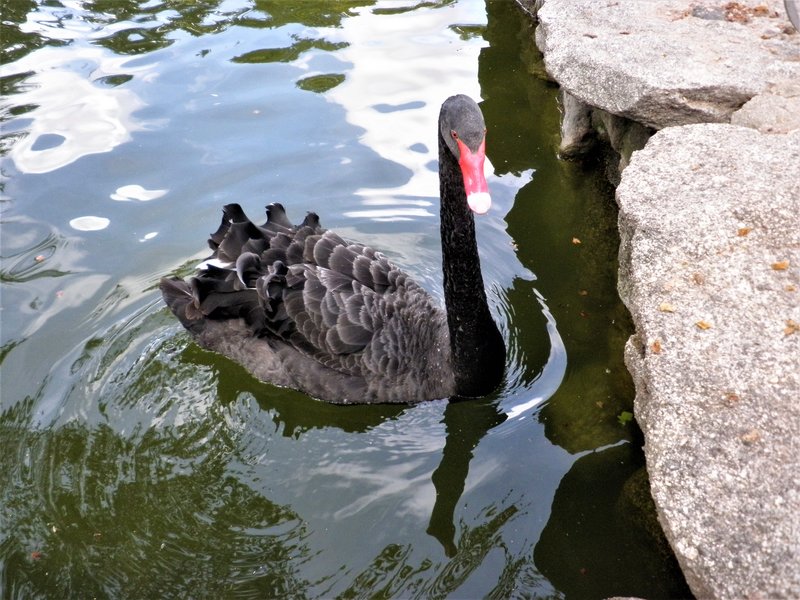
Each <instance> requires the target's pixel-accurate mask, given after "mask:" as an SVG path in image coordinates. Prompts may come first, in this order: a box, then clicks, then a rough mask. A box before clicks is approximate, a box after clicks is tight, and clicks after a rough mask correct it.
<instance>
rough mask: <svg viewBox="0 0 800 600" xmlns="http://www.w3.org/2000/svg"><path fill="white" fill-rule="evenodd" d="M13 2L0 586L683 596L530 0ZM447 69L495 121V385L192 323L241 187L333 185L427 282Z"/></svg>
mask: <svg viewBox="0 0 800 600" xmlns="http://www.w3.org/2000/svg"><path fill="white" fill-rule="evenodd" d="M3 10H4V15H3V19H4V23H3V36H2V51H3V61H2V62H3V66H2V85H3V99H2V106H0V111H1V112H0V118H2V144H1V145H0V151H2V186H3V187H2V202H0V210H1V211H2V270H1V273H2V313H1V314H0V316H1V317H2V350H1V351H0V360H2V379H1V380H0V382H1V385H2V414H1V415H0V448H2V453H0V464H2V469H0V490H1V491H0V519H1V520H2V523H1V524H2V527H0V586H1V589H2V595H3V597H7V598H30V597H54V598H56V597H57V598H66V597H81V598H87V597H96V598H101V597H124V598H153V597H165V598H166V597H181V598H183V597H185V598H205V597H208V598H220V597H231V598H233V597H308V598H317V597H324V598H333V597H339V598H361V597H365V598H367V597H369V598H373V597H387V598H388V597H397V598H409V597H420V598H430V597H452V598H480V597H492V598H507V597H556V598H562V597H563V598H603V597H608V596H613V595H638V596H643V597H648V598H658V597H674V596H677V595H686V594H687V593H688V591H687V590H686V588H685V584H684V583H683V580H682V578H681V576H680V574H679V573H678V572H677V570H676V568H675V564H674V559H673V558H672V557H671V555H670V554H669V552H668V551H666V550H665V548H664V546H663V543H662V540H660V539H659V538H658V536H657V535H655V534H654V533H653V531H654V529H653V527H652V521H653V513H652V507H650V506H649V505H648V504H647V503H646V502H642V501H641V499H642V498H647V494H646V478H645V477H644V475H643V473H644V472H643V469H642V467H643V463H644V459H643V455H642V452H641V448H640V445H641V441H640V439H639V436H638V435H637V431H636V429H635V424H634V423H632V422H631V421H629V420H628V419H627V417H628V416H629V412H630V411H631V404H632V398H633V390H632V386H631V382H630V379H629V376H628V374H627V371H626V369H625V366H624V364H623V363H622V358H621V357H622V347H623V344H624V341H625V339H626V338H627V336H628V335H629V333H630V326H629V322H628V319H627V315H626V312H625V310H624V308H623V306H622V305H621V303H620V302H619V300H618V298H617V295H616V291H615V285H616V251H617V243H618V240H617V238H616V232H615V219H616V214H615V208H614V203H613V191H612V190H610V189H609V188H608V186H607V185H606V184H605V183H604V177H603V173H602V168H599V167H598V168H597V169H591V168H587V167H580V166H577V165H573V164H568V163H564V162H560V161H559V160H558V159H557V157H556V150H555V149H556V147H557V143H558V124H559V113H558V104H557V101H556V89H555V87H554V86H553V85H551V84H548V82H547V81H545V79H544V78H542V77H541V73H542V68H541V57H540V56H539V55H538V53H537V51H536V49H535V46H534V44H533V29H532V26H531V23H530V22H529V21H528V20H527V18H526V17H525V15H524V14H523V13H522V12H521V11H520V10H519V9H518V8H517V6H516V5H515V4H514V3H513V2H511V1H509V0H487V2H484V1H483V0H458V1H456V0H440V1H422V0H386V1H378V2H372V1H368V0H327V1H322V0H319V1H311V0H306V1H304V2H291V1H283V0H271V1H267V0H255V1H253V0H247V1H245V0H222V1H220V0H204V1H202V2H180V1H177V0H175V1H171V0H164V1H159V0H150V1H139V0H95V1H78V0H69V1H67V0H62V1H60V2H59V1H56V0H51V1H47V2H33V1H24V0H10V1H9V2H6V3H5V4H4V9H3ZM453 93H466V94H469V95H470V96H472V97H473V98H475V99H476V100H479V101H480V103H481V107H482V109H483V112H484V114H485V117H486V122H487V127H488V132H489V133H488V138H487V156H488V160H489V162H491V171H492V173H491V175H490V176H489V187H490V190H491V192H492V194H493V197H494V200H495V204H494V206H493V209H492V211H491V212H490V213H489V215H487V216H485V217H481V218H479V219H478V221H477V229H478V237H479V245H480V249H481V256H482V262H483V271H484V277H485V279H486V282H487V290H488V293H489V297H490V302H491V304H492V308H493V311H494V314H495V317H496V318H497V320H498V322H499V323H500V324H501V329H502V331H503V334H504V336H505V337H506V340H507V344H508V347H509V353H508V369H507V376H506V380H505V382H504V383H503V385H502V387H501V389H500V390H498V391H497V392H496V393H495V394H493V395H492V396H491V397H489V398H485V399H482V400H474V401H464V402H457V403H451V402H448V401H447V400H446V399H443V400H441V401H434V402H427V403H424V404H420V405H416V406H411V407H397V406H357V407H339V406H330V405H327V404H324V403H322V402H318V401H315V400H312V399H310V398H308V397H305V396H303V395H302V394H300V393H297V392H293V391H291V390H285V389H280V388H277V387H274V386H271V385H268V384H264V383H260V382H258V381H256V380H254V379H253V378H251V377H250V376H249V375H248V374H247V373H246V372H245V371H244V370H243V369H242V368H240V367H239V366H237V365H236V364H234V363H232V362H230V361H228V360H226V359H225V358H223V357H220V356H218V355H215V354H212V353H209V352H206V351H204V350H202V349H200V348H199V347H197V346H196V345H195V344H193V343H192V341H191V339H190V338H189V336H188V335H187V334H186V333H185V332H184V331H183V330H182V329H181V327H180V326H179V324H178V323H177V321H176V320H175V319H174V318H173V317H172V315H171V314H170V313H169V311H167V310H166V309H165V307H164V306H163V304H162V302H161V299H160V294H159V292H158V290H157V288H156V285H157V282H158V279H159V278H160V277H161V276H163V275H166V274H170V273H178V274H181V275H187V274H189V273H191V272H192V270H193V266H194V265H195V264H197V263H198V262H200V261H201V260H202V259H203V258H205V257H206V256H207V254H208V250H207V247H206V245H205V239H206V237H207V235H208V233H209V232H211V231H213V230H215V229H216V226H217V225H218V223H219V214H220V213H219V211H220V207H221V206H222V205H223V204H225V203H228V202H239V203H241V204H242V205H243V206H244V208H245V210H247V211H248V212H249V213H250V214H252V215H254V216H255V215H258V214H261V211H262V210H263V207H264V206H265V205H266V204H268V203H270V202H274V201H280V202H282V203H283V204H284V205H285V206H286V207H287V211H288V212H289V215H290V217H292V218H293V219H294V220H295V221H300V220H301V219H302V218H303V216H304V215H305V212H306V211H307V210H314V211H316V212H318V213H319V214H320V217H321V220H322V223H323V224H324V225H325V226H326V227H329V228H333V229H336V230H337V231H339V232H340V233H341V234H343V235H344V236H345V237H349V238H353V239H358V240H359V241H362V242H365V243H369V244H370V245H373V246H374V247H376V248H378V249H380V250H382V251H384V252H385V253H386V254H387V255H389V256H390V257H391V259H392V260H394V262H396V263H398V264H400V265H402V266H403V267H404V268H405V269H406V270H407V271H409V272H410V273H412V274H413V275H414V276H415V277H417V278H418V280H419V281H421V282H422V284H423V285H424V286H425V287H426V288H427V289H429V290H430V291H431V292H432V293H433V294H434V295H435V296H436V297H437V298H441V297H442V290H441V265H440V261H441V251H440V247H439V231H438V228H439V224H438V198H437V194H438V184H437V172H436V169H437V167H436V118H437V116H438V110H439V105H440V104H441V102H442V101H443V100H444V99H445V98H446V97H447V96H449V95H451V94H453ZM643 490H644V491H643Z"/></svg>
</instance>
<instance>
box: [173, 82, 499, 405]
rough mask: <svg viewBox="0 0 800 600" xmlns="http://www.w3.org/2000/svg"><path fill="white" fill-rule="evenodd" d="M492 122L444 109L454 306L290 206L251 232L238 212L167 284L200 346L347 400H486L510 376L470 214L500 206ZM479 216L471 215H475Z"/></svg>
mask: <svg viewBox="0 0 800 600" xmlns="http://www.w3.org/2000/svg"><path fill="white" fill-rule="evenodd" d="M485 135H486V127H485V125H484V120H483V115H482V114H481V111H480V109H479V108H478V105H477V104H476V103H475V102H474V101H473V100H471V99H470V98H469V97H467V96H464V95H458V96H452V97H450V98H448V99H447V100H446V101H445V102H444V104H443V105H442V108H441V112H440V113H439V192H440V196H441V236H442V253H443V257H442V258H443V260H442V262H443V272H444V295H445V306H446V311H443V310H442V309H441V308H440V307H439V306H437V303H436V302H435V301H434V300H433V298H431V296H430V295H428V293H427V292H425V291H424V290H423V289H422V288H421V287H420V286H419V285H418V284H417V283H416V282H414V281H413V280H412V279H411V277H409V276H408V275H407V274H406V273H404V272H403V271H401V270H400V269H399V268H397V267H396V266H395V265H393V264H392V263H391V262H389V261H388V260H387V259H386V257H385V256H383V255H382V254H380V253H379V252H376V251H375V250H373V249H372V248H369V247H367V246H363V245H361V244H356V243H351V242H348V241H346V240H344V239H342V238H341V237H339V236H338V235H337V234H336V233H334V232H332V231H327V230H325V229H323V228H322V227H321V226H320V223H319V217H318V216H317V215H316V214H315V213H308V215H307V216H306V218H305V220H304V221H303V223H302V224H300V225H296V226H295V225H292V224H291V223H290V222H289V220H288V219H287V217H286V213H285V211H284V209H283V206H281V205H280V204H277V203H276V204H271V205H270V206H268V207H267V221H266V223H264V224H263V225H260V226H259V225H255V224H253V223H252V222H251V221H250V220H249V219H248V218H247V216H246V215H245V214H244V212H243V211H242V208H241V207H240V206H239V205H238V204H229V205H227V206H225V207H224V209H223V217H222V223H221V225H220V227H219V229H218V230H217V231H216V233H213V234H211V238H210V239H209V242H208V243H209V245H210V246H211V248H212V249H213V251H214V253H213V255H212V259H216V260H211V261H210V262H209V263H206V266H205V268H204V269H203V270H201V271H200V272H199V274H198V275H197V276H196V277H191V278H189V280H188V281H183V280H182V279H178V278H164V279H162V280H161V284H160V287H161V292H162V294H163V296H164V300H165V301H166V303H167V305H168V306H169V308H170V309H171V310H172V312H173V313H175V315H176V316H177V317H178V319H180V321H181V323H182V324H183V325H184V327H186V329H188V330H189V331H190V332H191V333H192V334H193V336H194V337H195V339H196V340H197V342H198V343H199V344H200V345H201V346H203V347H205V348H208V349H211V350H214V351H216V352H219V353H221V354H223V355H225V356H228V357H230V358H232V359H233V360H235V361H236V362H238V363H240V364H241V365H243V366H244V367H245V368H246V369H247V370H248V371H250V372H251V373H252V374H253V375H255V376H256V377H257V378H258V379H261V380H263V381H267V382H271V383H274V384H277V385H282V386H286V387H290V388H294V389H297V390H301V391H303V392H305V393H306V394H308V395H310V396H313V397H315V398H319V399H322V400H326V401H328V402H333V403H337V404H364V403H381V402H386V403H388V402H400V403H413V402H418V401H421V400H432V399H436V398H446V397H450V396H464V397H476V396H483V395H486V394H488V393H489V392H491V391H492V390H494V389H495V388H496V387H497V385H498V384H499V383H500V380H501V379H502V377H503V371H504V366H505V345H504V343H503V338H502V336H501V334H500V332H499V330H498V329H497V326H496V325H495V323H494V321H493V320H492V317H491V314H490V312H489V306H488V305H487V302H486V293H485V291H484V288H483V278H482V276H481V267H480V261H479V258H478V247H477V244H476V241H475V222H474V220H473V216H472V212H475V213H478V214H483V213H485V212H486V211H488V210H489V207H490V205H491V199H490V197H489V193H488V188H487V186H486V179H485V178H484V175H483V163H484V156H485V155H484V147H485ZM471 211H472V212H471Z"/></svg>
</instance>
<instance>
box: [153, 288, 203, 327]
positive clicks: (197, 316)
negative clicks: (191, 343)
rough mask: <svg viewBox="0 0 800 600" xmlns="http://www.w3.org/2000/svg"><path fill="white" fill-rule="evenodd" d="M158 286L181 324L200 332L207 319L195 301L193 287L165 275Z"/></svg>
mask: <svg viewBox="0 0 800 600" xmlns="http://www.w3.org/2000/svg"><path fill="white" fill-rule="evenodd" d="M158 287H159V288H160V289H161V295H162V296H163V297H164V302H166V304H167V306H169V309H170V310H171V311H172V312H173V314H174V315H175V316H176V317H178V320H179V321H180V322H181V324H182V325H183V326H184V327H185V328H186V329H188V330H189V331H191V332H192V333H200V331H201V330H202V329H203V325H204V323H205V320H204V318H203V313H201V312H200V310H199V309H198V307H197V304H196V302H195V298H194V295H193V293H192V287H191V286H190V285H189V284H188V283H187V282H185V281H184V280H183V279H178V278H177V277H163V278H162V279H161V281H160V282H159V284H158Z"/></svg>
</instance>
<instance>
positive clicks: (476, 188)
mask: <svg viewBox="0 0 800 600" xmlns="http://www.w3.org/2000/svg"><path fill="white" fill-rule="evenodd" d="M456 142H457V143H458V152H459V156H460V158H459V159H458V165H459V166H460V167H461V175H462V177H463V178H464V191H465V192H466V193H467V204H469V208H470V210H472V212H474V213H476V214H479V215H482V214H485V213H486V212H488V210H489V209H490V208H491V206H492V197H491V196H490V195H489V186H487V185H486V177H484V175H483V162H484V160H485V159H486V138H483V140H482V141H481V145H480V146H478V149H477V150H476V151H475V152H474V153H473V152H472V151H471V150H470V149H469V148H468V147H467V145H466V144H465V143H464V142H462V141H461V140H460V139H457V140H456Z"/></svg>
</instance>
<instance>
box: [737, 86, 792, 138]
mask: <svg viewBox="0 0 800 600" xmlns="http://www.w3.org/2000/svg"><path fill="white" fill-rule="evenodd" d="M731 124H733V125H743V126H744V127H752V128H753V129H758V130H759V131H761V132H764V133H788V132H790V131H794V130H795V129H800V79H798V81H797V82H792V83H785V84H783V85H780V86H777V87H776V88H775V89H773V90H770V91H767V92H764V93H762V94H759V95H758V96H754V97H753V98H751V99H750V100H749V101H748V102H747V103H746V104H745V105H744V106H742V108H740V109H739V110H737V111H736V112H735V113H733V115H732V116H731Z"/></svg>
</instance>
